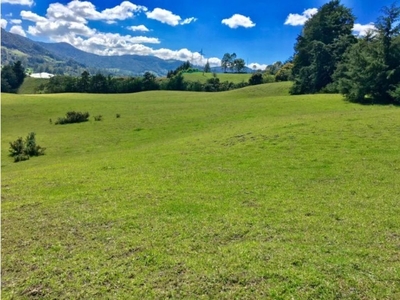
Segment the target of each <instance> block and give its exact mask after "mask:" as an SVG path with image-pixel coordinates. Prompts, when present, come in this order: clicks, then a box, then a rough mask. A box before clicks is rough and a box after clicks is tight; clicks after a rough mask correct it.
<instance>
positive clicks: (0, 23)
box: [0, 19, 8, 29]
mask: <svg viewBox="0 0 400 300" xmlns="http://www.w3.org/2000/svg"><path fill="white" fill-rule="evenodd" d="M7 24H8V22H7V20H5V19H1V20H0V25H1V28H4V29H5V28H6V27H7Z"/></svg>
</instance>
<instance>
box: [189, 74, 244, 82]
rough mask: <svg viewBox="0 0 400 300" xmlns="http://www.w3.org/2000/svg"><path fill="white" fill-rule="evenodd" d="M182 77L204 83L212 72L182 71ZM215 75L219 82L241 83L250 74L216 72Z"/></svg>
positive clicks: (210, 76)
mask: <svg viewBox="0 0 400 300" xmlns="http://www.w3.org/2000/svg"><path fill="white" fill-rule="evenodd" d="M183 77H184V78H185V80H186V81H199V82H201V83H205V82H206V81H207V79H210V78H212V77H213V73H203V72H195V73H184V74H183ZM217 77H218V78H219V81H220V82H224V81H228V82H233V83H241V82H242V81H244V82H248V81H249V79H250V77H251V74H250V73H248V74H235V73H218V74H217Z"/></svg>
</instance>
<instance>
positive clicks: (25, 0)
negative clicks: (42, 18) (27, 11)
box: [1, 0, 34, 6]
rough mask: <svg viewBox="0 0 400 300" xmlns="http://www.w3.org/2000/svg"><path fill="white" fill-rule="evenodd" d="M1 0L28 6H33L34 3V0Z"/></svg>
mask: <svg viewBox="0 0 400 300" xmlns="http://www.w3.org/2000/svg"><path fill="white" fill-rule="evenodd" d="M1 2H2V3H9V4H14V5H26V6H32V5H33V4H34V2H33V0H2V1H1Z"/></svg>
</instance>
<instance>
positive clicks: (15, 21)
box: [11, 19, 22, 25]
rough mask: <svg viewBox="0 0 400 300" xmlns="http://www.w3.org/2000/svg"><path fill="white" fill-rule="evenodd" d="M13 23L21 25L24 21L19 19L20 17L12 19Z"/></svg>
mask: <svg viewBox="0 0 400 300" xmlns="http://www.w3.org/2000/svg"><path fill="white" fill-rule="evenodd" d="M11 23H12V24H16V25H20V24H21V23H22V21H21V20H19V19H13V20H11Z"/></svg>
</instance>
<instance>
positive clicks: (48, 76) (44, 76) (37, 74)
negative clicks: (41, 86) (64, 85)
mask: <svg viewBox="0 0 400 300" xmlns="http://www.w3.org/2000/svg"><path fill="white" fill-rule="evenodd" d="M29 76H30V77H33V78H51V77H53V76H54V74H50V73H46V72H42V73H32V74H31V75H29Z"/></svg>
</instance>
